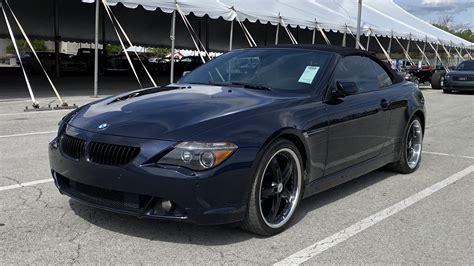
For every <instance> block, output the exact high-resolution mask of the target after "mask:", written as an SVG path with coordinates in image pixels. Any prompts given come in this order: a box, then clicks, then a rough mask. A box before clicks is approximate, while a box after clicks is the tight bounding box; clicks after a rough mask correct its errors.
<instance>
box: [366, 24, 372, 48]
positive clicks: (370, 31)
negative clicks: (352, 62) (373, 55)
mask: <svg viewBox="0 0 474 266" xmlns="http://www.w3.org/2000/svg"><path fill="white" fill-rule="evenodd" d="M368 34H369V35H368V36H367V46H365V48H366V50H367V51H369V46H370V36H371V35H372V29H370V28H369V31H368Z"/></svg>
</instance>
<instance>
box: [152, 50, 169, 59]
mask: <svg viewBox="0 0 474 266" xmlns="http://www.w3.org/2000/svg"><path fill="white" fill-rule="evenodd" d="M148 52H149V53H151V54H153V55H154V56H156V57H160V58H161V57H164V56H167V55H169V54H170V53H171V49H169V48H150V49H148Z"/></svg>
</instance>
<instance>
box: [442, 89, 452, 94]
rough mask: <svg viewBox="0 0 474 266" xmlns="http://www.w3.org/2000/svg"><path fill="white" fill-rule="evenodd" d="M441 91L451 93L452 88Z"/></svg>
mask: <svg viewBox="0 0 474 266" xmlns="http://www.w3.org/2000/svg"><path fill="white" fill-rule="evenodd" d="M443 93H446V94H449V93H453V90H449V89H443Z"/></svg>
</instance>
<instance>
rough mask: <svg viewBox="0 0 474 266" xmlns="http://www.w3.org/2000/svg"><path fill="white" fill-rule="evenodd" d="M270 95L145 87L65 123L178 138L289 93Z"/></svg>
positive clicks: (190, 87) (218, 89)
mask: <svg viewBox="0 0 474 266" xmlns="http://www.w3.org/2000/svg"><path fill="white" fill-rule="evenodd" d="M276 95H277V94H276V93H274V92H269V91H258V90H248V89H243V88H230V87H221V86H208V85H194V84H193V85H186V86H180V87H178V86H174V85H173V86H168V87H163V88H150V89H144V90H138V91H133V92H129V93H125V94H122V95H118V96H114V97H110V98H107V99H104V100H101V101H98V102H95V103H91V104H89V105H86V106H84V107H83V108H81V109H80V110H79V111H78V113H77V114H76V115H75V116H74V117H73V118H72V119H71V121H69V125H70V126H73V127H76V128H79V129H83V130H87V131H92V132H96V133H100V134H109V135H116V136H127V137H137V138H149V139H162V140H175V141H180V140H186V139H189V138H191V137H192V136H194V135H196V134H199V133H201V132H202V131H204V130H207V129H211V128H213V127H216V126H220V125H223V124H226V123H230V122H235V121H236V120H238V119H240V118H242V117H245V116H249V115H252V114H255V112H256V110H257V109H258V110H259V112H262V111H265V110H269V109H271V108H272V106H273V107H276V106H279V105H282V104H283V105H286V104H289V103H290V102H291V99H292V98H294V97H292V98H289V97H284V96H276ZM101 125H102V126H101Z"/></svg>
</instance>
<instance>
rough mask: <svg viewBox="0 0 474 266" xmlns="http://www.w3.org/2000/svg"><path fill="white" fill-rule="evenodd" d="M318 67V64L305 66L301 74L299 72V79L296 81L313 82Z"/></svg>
mask: <svg viewBox="0 0 474 266" xmlns="http://www.w3.org/2000/svg"><path fill="white" fill-rule="evenodd" d="M318 71H319V67H318V66H307V67H306V69H305V70H304V72H303V74H301V77H300V79H299V80H298V82H301V83H306V84H311V83H313V79H314V77H315V76H316V74H318Z"/></svg>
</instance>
